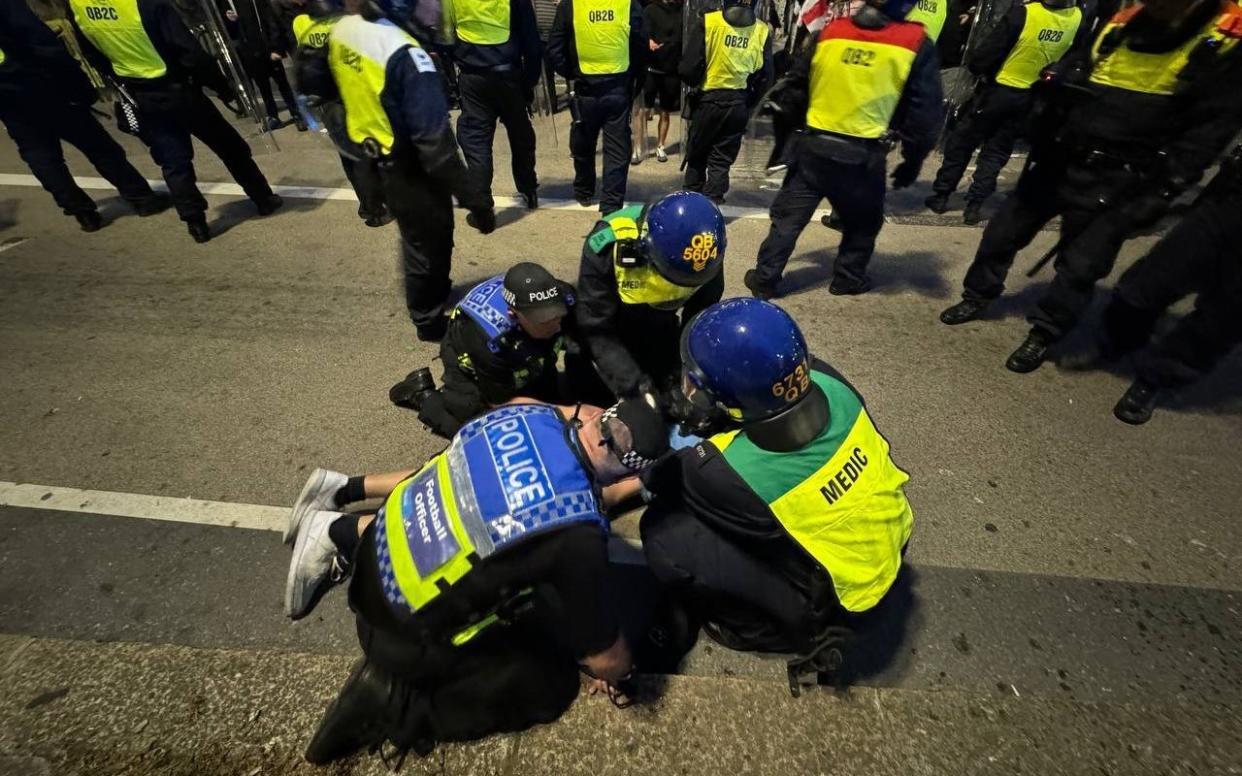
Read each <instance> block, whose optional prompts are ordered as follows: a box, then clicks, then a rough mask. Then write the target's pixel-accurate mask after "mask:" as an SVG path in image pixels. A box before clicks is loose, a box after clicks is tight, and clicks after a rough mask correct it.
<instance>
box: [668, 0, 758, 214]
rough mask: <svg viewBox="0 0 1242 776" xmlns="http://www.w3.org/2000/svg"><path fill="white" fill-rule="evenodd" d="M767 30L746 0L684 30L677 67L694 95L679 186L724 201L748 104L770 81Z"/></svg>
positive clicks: (712, 12)
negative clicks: (683, 47)
mask: <svg viewBox="0 0 1242 776" xmlns="http://www.w3.org/2000/svg"><path fill="white" fill-rule="evenodd" d="M770 32H771V30H770V29H769V27H768V25H767V24H765V23H764V22H761V21H759V20H758V19H756V18H755V11H754V9H753V8H752V7H751V5H750V0H732V1H731V2H728V3H726V4H725V6H724V8H723V10H708V11H706V12H705V13H704V14H703V15H702V16H701V17H700V18H696V20H695V23H694V24H692V25H691V29H690V32H689V34H688V35H687V38H686V40H687V42H688V43H687V46H686V51H685V54H684V55H683V57H682V60H681V68H680V72H681V77H682V79H683V80H685V82H686V83H687V84H689V85H690V86H691V88H692V89H695V90H698V91H699V96H698V97H697V100H696V104H695V105H694V113H693V116H692V117H691V119H690V132H689V136H688V139H687V141H686V154H685V168H686V178H685V187H686V188H687V189H689V190H690V191H701V192H703V193H704V194H706V195H707V196H708V197H709V198H710V199H711V200H712V201H713V202H717V203H720V202H724V198H725V194H726V193H727V192H728V191H729V168H730V167H732V166H733V162H734V161H736V160H737V154H738V151H740V150H741V148H742V135H743V134H744V133H745V132H746V124H747V121H748V120H749V119H750V111H751V108H753V107H754V106H755V105H756V104H757V103H758V101H759V99H760V98H761V97H762V96H763V93H764V92H766V91H767V88H768V85H769V84H770V83H771V82H772V40H771V35H770V34H769V33H770Z"/></svg>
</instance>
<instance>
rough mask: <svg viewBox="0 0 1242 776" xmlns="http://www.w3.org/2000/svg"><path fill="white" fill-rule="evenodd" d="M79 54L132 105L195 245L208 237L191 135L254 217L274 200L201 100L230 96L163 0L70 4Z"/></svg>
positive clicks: (240, 144)
mask: <svg viewBox="0 0 1242 776" xmlns="http://www.w3.org/2000/svg"><path fill="white" fill-rule="evenodd" d="M69 6H70V8H72V9H73V20H74V24H75V26H76V27H77V30H78V31H79V32H80V33H81V34H80V35H79V38H80V39H81V40H80V42H81V44H82V53H83V54H84V55H85V56H86V57H87V59H88V60H89V61H90V62H91V64H92V65H94V66H95V68H96V69H98V70H100V71H101V72H107V73H111V74H112V75H113V77H115V78H116V79H117V81H119V82H120V84H121V85H122V86H124V88H125V89H126V91H127V92H128V93H129V94H130V95H131V96H132V97H133V99H134V101H135V102H136V103H137V111H138V124H139V128H140V129H139V136H140V137H141V138H142V142H144V143H146V145H147V147H148V148H150V149H151V157H152V158H153V159H155V162H156V164H158V165H159V166H160V170H161V171H162V172H163V174H164V182H165V183H167V184H168V190H169V192H170V193H171V194H172V201H173V206H174V207H176V209H177V215H178V216H180V217H181V220H182V221H184V222H185V225H186V228H187V229H188V230H189V232H190V236H191V237H193V238H194V241H195V242H199V243H204V242H207V241H208V240H210V239H211V230H210V229H208V227H207V217H206V213H207V200H205V199H203V195H202V192H200V191H199V190H198V185H197V184H196V183H195V173H194V144H193V142H192V141H191V139H190V138H191V137H196V138H198V139H199V140H200V141H202V142H203V143H204V144H206V146H207V147H208V148H210V149H211V150H212V151H213V152H215V154H216V156H219V157H220V160H221V161H223V162H224V166H225V167H227V168H228V171H229V174H230V175H232V176H233V179H234V180H236V181H237V182H238V183H239V184H240V185H241V187H242V190H243V191H245V192H246V196H248V197H250V199H251V201H252V202H254V206H255V209H256V210H257V211H258V213H259V215H261V216H266V215H270V214H271V213H274V212H276V209H277V208H279V207H280V206H281V204H282V203H281V199H280V197H279V196H277V195H276V194H273V193H272V187H271V186H269V185H268V183H267V179H266V178H264V177H263V173H262V172H261V171H260V170H259V166H258V165H257V164H255V162H254V157H253V156H252V155H251V153H250V146H248V145H247V144H246V141H245V140H243V139H242V136H241V135H239V134H238V133H237V130H236V129H234V128H233V126H232V125H231V124H229V123H228V121H226V120H225V118H224V117H223V116H221V115H220V110H219V109H218V108H216V106H215V105H214V104H213V103H212V102H211V100H209V99H207V96H206V95H204V94H203V91H202V87H204V86H206V87H208V88H210V89H212V90H213V91H215V92H216V94H217V95H220V96H221V98H222V99H224V98H227V97H228V95H229V94H230V93H231V87H230V86H229V83H228V81H226V80H225V78H224V76H223V75H222V74H221V71H220V69H219V67H217V65H216V63H215V61H213V60H212V59H211V57H209V56H208V55H207V54H206V52H204V51H203V49H202V47H201V46H199V45H198V41H196V40H195V39H194V36H193V35H191V34H190V31H189V30H188V29H186V26H185V23H184V22H182V21H181V17H180V16H178V15H177V9H176V8H175V7H174V6H173V4H172V3H171V1H170V0H69Z"/></svg>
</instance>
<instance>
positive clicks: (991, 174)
mask: <svg viewBox="0 0 1242 776" xmlns="http://www.w3.org/2000/svg"><path fill="white" fill-rule="evenodd" d="M1030 106H1031V99H1030V90H1029V89H1010V88H1009V87H1006V86H988V87H984V88H983V89H981V90H980V92H979V93H978V94H976V95H975V96H974V98H972V99H971V101H970V103H969V104H968V105H967V106H966V108H965V110H964V111H963V115H962V116H961V117H960V118H959V120H958V123H957V125H956V126H954V127H953V130H952V131H951V132H950V133H949V136H948V137H947V138H946V139H945V141H944V162H943V163H941V165H940V170H939V171H938V172H937V173H936V180H935V182H933V183H932V191H934V192H936V193H937V194H952V193H953V191H954V190H955V189H957V184H958V183H959V182H960V181H961V180H962V175H963V174H964V173H965V172H966V166H967V165H968V164H970V157H971V156H972V155H974V153H975V150H976V149H979V159H978V161H977V162H976V164H975V174H974V177H973V178H972V179H971V183H970V189H969V190H968V191H967V192H966V199H967V201H969V202H983V201H984V200H985V199H987V198H988V197H990V196H992V193H993V192H994V191H996V178H997V176H999V175H1000V172H1001V170H1002V169H1004V167H1005V165H1006V164H1007V163H1008V162H1009V157H1010V156H1012V155H1013V145H1014V142H1015V141H1016V140H1017V139H1018V136H1019V135H1020V134H1021V132H1022V127H1023V124H1024V122H1025V121H1026V116H1027V112H1028V111H1029V110H1030ZM980 146H982V148H980Z"/></svg>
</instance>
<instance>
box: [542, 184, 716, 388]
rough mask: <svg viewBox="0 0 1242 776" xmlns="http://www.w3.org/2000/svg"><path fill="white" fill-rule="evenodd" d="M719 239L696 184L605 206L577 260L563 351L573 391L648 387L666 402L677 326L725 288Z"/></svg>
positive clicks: (677, 375) (676, 372)
mask: <svg viewBox="0 0 1242 776" xmlns="http://www.w3.org/2000/svg"><path fill="white" fill-rule="evenodd" d="M725 245H726V238H725V222H724V216H722V215H721V214H720V209H719V208H717V207H716V206H715V205H714V204H713V203H712V202H711V200H709V199H708V198H707V197H705V196H703V195H702V194H698V193H695V192H690V191H679V192H676V193H673V194H668V195H666V196H664V197H661V198H660V199H658V200H656V201H655V202H653V203H652V204H650V205H647V206H641V205H634V206H630V207H627V208H623V209H622V210H618V211H616V212H615V213H609V214H608V215H606V216H604V217H603V219H601V220H600V222H599V223H597V224H596V225H595V229H593V230H592V231H591V234H590V235H588V236H587V239H586V243H585V244H584V245H583V246H582V260H581V264H580V265H579V269H578V305H577V317H578V331H579V334H580V336H581V343H580V344H581V346H582V353H581V354H578V355H574V354H568V355H566V357H565V370H566V377H567V378H568V379H569V383H570V385H571V387H572V390H573V391H574V394H575V395H577V396H581V397H585V398H586V399H587V400H589V401H594V402H596V403H599V404H608V403H610V402H611V400H612V397H623V398H629V397H633V396H638V395H640V394H650V395H652V397H653V399H654V400H655V401H657V402H658V403H659V404H661V405H662V406H663V407H664V408H665V409H670V408H671V407H670V404H671V402H670V399H671V398H672V399H675V398H676V396H677V395H680V392H679V391H678V390H677V388H678V382H679V381H680V379H681V354H680V352H679V351H678V344H677V343H678V341H679V339H678V338H679V337H680V335H681V329H682V326H683V324H684V323H685V322H687V321H689V320H690V318H692V317H693V316H694V315H695V314H696V313H698V312H699V311H701V310H703V309H705V308H707V307H708V306H709V305H711V304H713V303H714V302H716V301H717V300H719V299H720V296H721V294H723V293H724V271H723V267H724V257H725Z"/></svg>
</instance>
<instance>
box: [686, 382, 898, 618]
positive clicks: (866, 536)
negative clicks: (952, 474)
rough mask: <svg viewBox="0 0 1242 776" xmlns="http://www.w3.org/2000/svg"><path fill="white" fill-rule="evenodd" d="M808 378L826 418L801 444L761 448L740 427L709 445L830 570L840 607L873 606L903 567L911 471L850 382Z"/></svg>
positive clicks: (800, 544)
mask: <svg viewBox="0 0 1242 776" xmlns="http://www.w3.org/2000/svg"><path fill="white" fill-rule="evenodd" d="M811 379H812V380H813V381H814V382H815V384H816V385H818V386H819V387H820V389H821V390H823V392H824V395H825V396H826V397H827V399H828V406H829V407H830V420H829V422H828V425H827V426H825V427H824V429H823V431H821V432H820V435H819V437H817V438H816V439H814V440H813V441H811V442H810V443H808V444H807V445H806V446H805V447H803V448H801V449H799V450H795V451H792V452H787V453H776V452H772V451H769V450H764V449H762V448H760V447H758V446H757V445H755V443H754V442H752V441H750V439H749V438H748V437H747V436H746V434H745V432H744V431H731V432H728V433H724V434H717V435H716V436H713V437H712V438H711V439H710V440H709V442H710V443H711V444H712V445H713V446H714V447H716V448H717V449H718V450H719V451H720V453H721V457H722V458H723V459H724V461H725V462H726V463H727V464H728V465H729V467H730V468H732V469H733V471H734V472H735V473H736V474H737V475H738V476H739V477H740V478H741V479H742V481H743V482H745V483H746V484H747V485H748V486H749V487H750V488H751V489H752V490H753V491H754V492H755V494H756V495H758V496H759V497H760V498H761V499H763V501H764V502H765V503H766V504H767V505H768V508H769V509H770V510H771V511H772V514H773V515H774V516H775V517H776V519H777V521H778V522H779V523H780V524H781V527H782V528H784V529H785V532H786V533H788V534H789V536H790V537H791V538H792V539H793V540H794V541H795V542H797V543H798V545H799V546H801V547H802V548H803V549H804V550H806V551H807V553H808V554H809V555H810V556H811V557H812V558H814V559H815V561H816V562H817V563H818V564H819V565H820V566H822V567H823V568H824V570H825V571H827V572H828V575H829V576H830V577H831V578H832V584H833V588H834V589H835V591H836V594H837V599H838V600H840V602H841V605H842V606H843V607H845V608H846V609H847V610H849V611H851V612H864V611H866V610H868V609H870V608H872V607H873V606H875V605H876V604H877V603H879V601H880V599H881V598H883V597H884V594H885V593H887V592H888V590H889V588H890V587H892V585H893V582H894V581H895V580H896V579H897V573H898V571H899V570H900V568H901V552H902V548H903V547H905V545H906V542H907V541H909V539H910V534H911V532H912V531H913V529H914V511H913V510H912V509H911V508H910V502H909V501H907V500H906V496H905V492H904V490H903V486H904V484H905V482H906V480H908V479H910V476H909V475H908V474H906V473H905V472H904V471H902V470H901V469H899V468H897V466H896V464H894V463H893V461H892V458H891V457H890V456H889V447H888V440H886V439H885V438H884V437H883V436H881V435H880V432H879V431H877V430H876V428H875V424H873V423H872V422H871V418H870V416H868V415H867V410H866V408H864V407H863V405H862V401H861V400H860V399H859V398H858V395H857V394H855V393H854V392H853V390H851V389H850V388H849V386H847V385H845V384H844V383H843V382H841V381H839V380H836V379H834V378H832V377H829V376H828V375H825V374H823V373H820V372H815V371H812V372H811Z"/></svg>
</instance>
